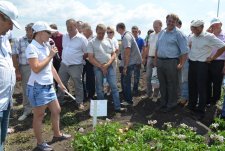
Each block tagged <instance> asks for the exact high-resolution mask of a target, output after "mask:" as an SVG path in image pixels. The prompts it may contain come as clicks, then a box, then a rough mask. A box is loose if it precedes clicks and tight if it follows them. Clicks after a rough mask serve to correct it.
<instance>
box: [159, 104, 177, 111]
mask: <svg viewBox="0 0 225 151" xmlns="http://www.w3.org/2000/svg"><path fill="white" fill-rule="evenodd" d="M176 107H177V106H176V105H175V106H172V107H167V108H165V109H162V112H163V113H168V112H171V111H173V110H174V109H175V108H176Z"/></svg>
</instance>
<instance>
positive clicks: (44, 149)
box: [37, 142, 53, 151]
mask: <svg viewBox="0 0 225 151" xmlns="http://www.w3.org/2000/svg"><path fill="white" fill-rule="evenodd" d="M37 148H38V149H39V150H40V151H52V150H53V148H52V147H51V146H50V145H48V144H47V143H45V142H44V143H42V144H37Z"/></svg>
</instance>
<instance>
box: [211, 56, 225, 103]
mask: <svg viewBox="0 0 225 151" xmlns="http://www.w3.org/2000/svg"><path fill="white" fill-rule="evenodd" d="M223 66H224V61H223V60H214V61H212V62H211V63H210V64H209V80H208V91H207V104H209V103H212V104H215V103H216V102H217V101H218V100H219V99H220V95H221V86H222V82H223Z"/></svg>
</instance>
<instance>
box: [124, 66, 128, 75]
mask: <svg viewBox="0 0 225 151" xmlns="http://www.w3.org/2000/svg"><path fill="white" fill-rule="evenodd" d="M123 75H127V67H123Z"/></svg>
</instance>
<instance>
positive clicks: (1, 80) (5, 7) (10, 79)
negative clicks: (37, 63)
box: [0, 1, 20, 151]
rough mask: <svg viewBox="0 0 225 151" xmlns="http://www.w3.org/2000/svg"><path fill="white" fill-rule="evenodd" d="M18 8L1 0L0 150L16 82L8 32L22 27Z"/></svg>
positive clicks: (5, 132) (2, 146)
mask: <svg viewBox="0 0 225 151" xmlns="http://www.w3.org/2000/svg"><path fill="white" fill-rule="evenodd" d="M17 17H18V11H17V8H16V7H15V6H14V5H13V4H12V3H11V2H8V1H0V150H1V151H3V150H4V143H5V138H6V134H7V128H8V124H9V113H10V108H11V104H12V95H13V87H14V85H15V83H16V76H15V68H14V67H13V62H12V50H11V46H10V43H9V39H8V36H7V35H6V33H7V32H8V31H9V30H12V29H13V25H15V26H16V27H17V28H20V26H19V24H18V23H17V21H16V19H17Z"/></svg>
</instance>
